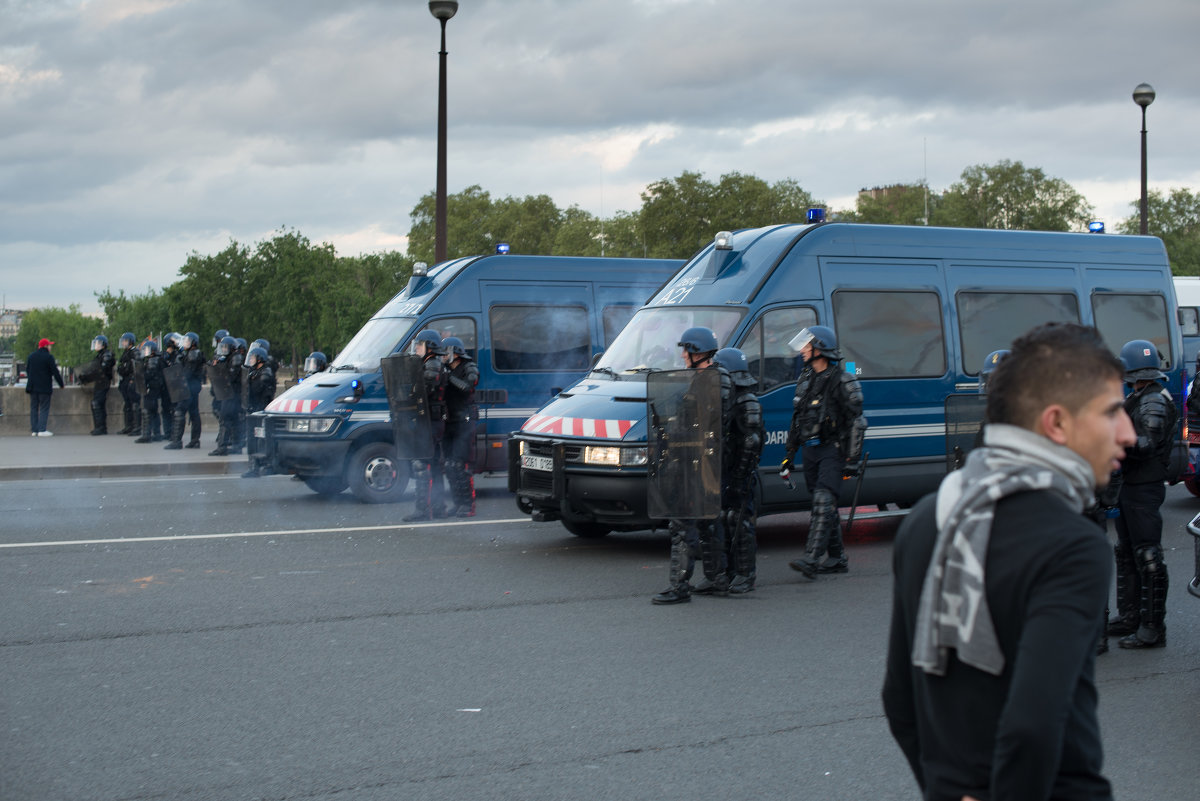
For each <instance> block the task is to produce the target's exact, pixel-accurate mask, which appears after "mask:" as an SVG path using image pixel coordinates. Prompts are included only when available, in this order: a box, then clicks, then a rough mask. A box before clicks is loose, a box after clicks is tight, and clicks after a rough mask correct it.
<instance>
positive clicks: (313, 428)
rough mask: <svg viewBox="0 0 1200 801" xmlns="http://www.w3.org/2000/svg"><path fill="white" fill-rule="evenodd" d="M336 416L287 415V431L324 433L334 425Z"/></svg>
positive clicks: (294, 432) (293, 432) (290, 432)
mask: <svg viewBox="0 0 1200 801" xmlns="http://www.w3.org/2000/svg"><path fill="white" fill-rule="evenodd" d="M337 421H338V419H337V418H336V417H289V418H287V432H288V433H289V434H325V433H328V432H329V430H330V429H332V428H333V427H334V426H335V425H337Z"/></svg>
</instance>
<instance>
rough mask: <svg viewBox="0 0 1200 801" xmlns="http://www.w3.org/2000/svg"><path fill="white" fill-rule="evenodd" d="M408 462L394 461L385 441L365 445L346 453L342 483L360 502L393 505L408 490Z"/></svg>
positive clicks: (389, 444)
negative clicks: (348, 454) (344, 477)
mask: <svg viewBox="0 0 1200 801" xmlns="http://www.w3.org/2000/svg"><path fill="white" fill-rule="evenodd" d="M411 472H412V471H411V469H410V467H409V464H408V462H406V461H397V459H396V449H395V448H393V447H392V445H391V443H389V442H368V443H367V444H366V445H363V446H362V447H361V448H359V449H358V450H356V451H354V452H353V453H351V454H350V459H349V461H348V462H347V464H346V483H347V484H348V485H349V486H350V491H351V492H353V493H354V497H356V498H358V499H359V500H360V501H363V502H364V503H396V502H397V501H399V500H400V496H402V495H403V494H404V490H405V489H407V488H408V479H409V475H410V473H411Z"/></svg>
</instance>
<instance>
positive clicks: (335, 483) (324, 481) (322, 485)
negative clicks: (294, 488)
mask: <svg viewBox="0 0 1200 801" xmlns="http://www.w3.org/2000/svg"><path fill="white" fill-rule="evenodd" d="M304 485H305V486H307V487H308V488H309V489H310V490H312V491H313V492H315V493H317V494H318V495H337V494H338V493H340V492H341V491H342V490H344V489H346V479H345V478H343V477H342V476H309V477H307V478H306V479H304Z"/></svg>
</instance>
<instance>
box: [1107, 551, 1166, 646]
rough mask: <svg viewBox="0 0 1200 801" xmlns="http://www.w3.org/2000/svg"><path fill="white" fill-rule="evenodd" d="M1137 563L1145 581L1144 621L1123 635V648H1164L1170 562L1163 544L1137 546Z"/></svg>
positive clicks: (1142, 609) (1142, 619)
mask: <svg viewBox="0 0 1200 801" xmlns="http://www.w3.org/2000/svg"><path fill="white" fill-rule="evenodd" d="M1136 560H1137V565H1138V568H1139V570H1138V573H1139V578H1140V579H1141V584H1142V597H1141V604H1140V607H1141V608H1140V618H1141V623H1140V625H1139V626H1138V628H1137V631H1135V632H1134V633H1133V634H1130V635H1128V636H1125V637H1122V638H1121V639H1120V640H1118V641H1117V645H1119V646H1121V647H1122V648H1162V647H1163V646H1165V645H1166V644H1167V626H1166V617H1167V585H1168V580H1167V565H1166V563H1165V562H1163V558H1162V548H1160V547H1158V546H1157V545H1148V546H1146V547H1145V548H1138V552H1137V556H1136Z"/></svg>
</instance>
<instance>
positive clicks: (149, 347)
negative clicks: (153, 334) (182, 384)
mask: <svg viewBox="0 0 1200 801" xmlns="http://www.w3.org/2000/svg"><path fill="white" fill-rule="evenodd" d="M157 355H158V343H157V342H155V341H154V340H153V339H147V340H146V341H145V342H143V343H142V358H143V359H149V358H150V357H151V356H157Z"/></svg>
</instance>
